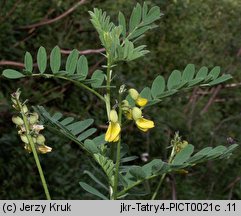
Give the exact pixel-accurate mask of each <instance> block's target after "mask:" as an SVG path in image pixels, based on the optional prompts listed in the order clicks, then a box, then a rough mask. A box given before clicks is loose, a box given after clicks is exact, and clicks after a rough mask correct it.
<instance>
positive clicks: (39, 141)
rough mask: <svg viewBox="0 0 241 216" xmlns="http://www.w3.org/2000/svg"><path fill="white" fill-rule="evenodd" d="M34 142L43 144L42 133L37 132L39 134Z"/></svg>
mask: <svg viewBox="0 0 241 216" xmlns="http://www.w3.org/2000/svg"><path fill="white" fill-rule="evenodd" d="M36 142H37V144H39V145H42V144H44V142H45V137H44V136H43V135H42V134H39V135H38V136H37V140H36Z"/></svg>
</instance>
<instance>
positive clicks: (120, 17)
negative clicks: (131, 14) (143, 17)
mask: <svg viewBox="0 0 241 216" xmlns="http://www.w3.org/2000/svg"><path fill="white" fill-rule="evenodd" d="M118 21H119V25H121V26H122V35H123V37H124V38H125V37H126V19H125V16H124V14H123V13H122V12H119V15H118Z"/></svg>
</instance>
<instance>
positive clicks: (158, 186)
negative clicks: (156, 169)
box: [151, 144, 176, 200]
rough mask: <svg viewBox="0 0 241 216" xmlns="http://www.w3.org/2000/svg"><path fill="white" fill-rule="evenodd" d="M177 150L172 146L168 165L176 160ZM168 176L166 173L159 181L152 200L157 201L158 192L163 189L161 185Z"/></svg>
mask: <svg viewBox="0 0 241 216" xmlns="http://www.w3.org/2000/svg"><path fill="white" fill-rule="evenodd" d="M175 149H176V145H175V144H174V145H173V146H172V152H171V154H170V157H169V159H168V163H171V162H172V160H173V158H174V156H175V154H176V152H175ZM166 175H167V173H164V174H163V175H162V176H161V179H160V181H159V183H158V185H157V187H156V190H155V192H154V193H153V195H152V197H151V200H155V199H156V196H157V194H158V191H159V189H160V187H161V185H162V183H163V181H164V179H165V177H166Z"/></svg>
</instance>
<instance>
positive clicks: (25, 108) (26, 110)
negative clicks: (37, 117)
mask: <svg viewBox="0 0 241 216" xmlns="http://www.w3.org/2000/svg"><path fill="white" fill-rule="evenodd" d="M22 109H23V113H24V114H26V113H27V112H28V107H27V106H26V105H23V107H22Z"/></svg>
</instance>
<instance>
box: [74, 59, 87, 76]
mask: <svg viewBox="0 0 241 216" xmlns="http://www.w3.org/2000/svg"><path fill="white" fill-rule="evenodd" d="M88 70H89V67H88V61H87V58H86V57H85V56H84V55H82V56H80V58H79V60H78V63H77V74H80V75H81V76H82V77H83V79H85V78H86V77H87V75H88Z"/></svg>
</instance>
